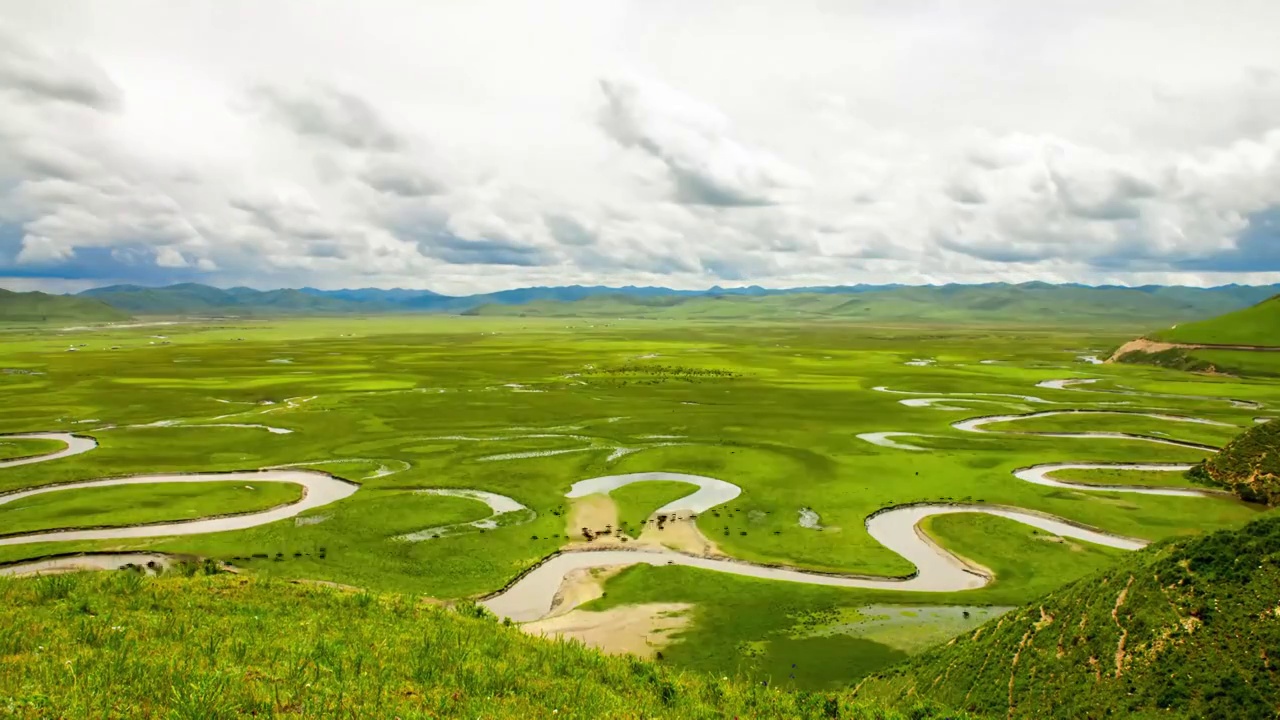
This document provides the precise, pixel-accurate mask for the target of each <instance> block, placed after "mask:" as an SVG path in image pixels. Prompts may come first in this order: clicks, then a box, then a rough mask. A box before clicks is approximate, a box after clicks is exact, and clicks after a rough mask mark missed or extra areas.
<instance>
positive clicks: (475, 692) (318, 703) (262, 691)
mask: <svg viewBox="0 0 1280 720" xmlns="http://www.w3.org/2000/svg"><path fill="white" fill-rule="evenodd" d="M0 604H2V605H3V607H5V608H6V612H5V613H4V615H3V616H2V618H0V715H3V716H6V717H9V716H12V717H20V718H48V717H61V718H147V717H164V718H192V719H195V718H199V719H200V720H208V719H211V718H228V717H248V716H253V717H279V716H284V717H386V718H390V717H399V718H425V717H432V718H438V717H468V718H476V717H483V718H544V717H548V718H549V717H557V718H587V717H593V718H599V717H609V718H615V717H619V718H642V717H663V718H704V717H705V718H720V717H734V716H738V717H752V718H805V717H845V718H862V717H875V718H886V719H890V718H895V717H907V716H909V717H936V716H940V715H938V714H935V713H934V712H932V711H930V710H928V709H926V708H922V707H917V708H915V709H914V710H913V711H911V713H910V715H905V714H904V715H898V714H896V713H894V712H884V711H882V710H880V709H879V708H876V707H873V706H863V705H858V704H854V703H851V702H850V701H848V700H847V699H844V698H840V697H835V696H827V695H817V694H809V693H789V692H784V691H781V690H776V689H773V688H769V687H765V686H762V685H760V684H757V683H750V684H747V683H743V682H738V681H731V680H728V679H722V678H718V677H710V676H703V675H698V674H693V673H683V672H678V671H675V670H670V669H668V668H663V667H660V666H658V665H654V664H650V663H647V662H643V661H640V660H636V659H632V658H628V657H611V656H606V655H602V654H599V653H597V652H595V651H593V650H588V649H586V648H584V647H582V646H581V645H577V644H567V643H558V642H549V641H546V640H542V639H538V638H533V637H530V636H527V635H525V634H524V633H522V632H520V631H519V630H518V629H516V628H514V627H504V626H502V625H499V624H498V623H496V622H494V621H493V620H492V619H487V618H484V617H483V613H482V612H480V611H477V610H476V609H475V608H474V606H464V607H463V608H460V609H459V610H458V611H452V610H447V609H444V608H441V607H436V606H432V605H427V604H424V603H421V602H417V601H414V600H411V599H408V598H405V597H404V596H399V595H391V596H377V595H371V594H365V593H351V592H344V591H340V590H335V589H331V588H327V587H318V586H312V585H294V584H286V583H280V582H270V581H263V580H252V579H249V578H245V577H237V576H233V575H225V574H220V575H213V576H204V575H193V576H191V577H180V576H176V575H175V576H169V577H161V578H146V577H143V576H142V575H140V574H138V573H134V572H115V573H86V574H80V575H59V576H50V577H44V578H37V579H30V580H7V581H4V582H0ZM948 717H954V715H948Z"/></svg>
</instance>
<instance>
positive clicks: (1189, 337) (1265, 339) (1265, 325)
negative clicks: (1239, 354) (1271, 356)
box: [1150, 295, 1280, 347]
mask: <svg viewBox="0 0 1280 720" xmlns="http://www.w3.org/2000/svg"><path fill="white" fill-rule="evenodd" d="M1150 337H1151V338H1152V339H1153V340H1158V341H1161V342H1167V343H1185V344H1198V345H1258V346H1267V347H1274V346H1280V295H1277V296H1275V297H1272V298H1271V299H1269V300H1264V301H1263V302H1260V303H1258V304H1257V305H1254V306H1252V307H1247V308H1245V309H1243V310H1236V311H1235V312H1230V313H1227V314H1225V315H1221V316H1219V317H1215V318H1211V319H1209V320H1202V321H1200V322H1192V323H1186V324H1180V325H1178V326H1176V327H1173V328H1170V329H1168V330H1162V331H1160V332H1157V333H1153V334H1152V335H1151V336H1150Z"/></svg>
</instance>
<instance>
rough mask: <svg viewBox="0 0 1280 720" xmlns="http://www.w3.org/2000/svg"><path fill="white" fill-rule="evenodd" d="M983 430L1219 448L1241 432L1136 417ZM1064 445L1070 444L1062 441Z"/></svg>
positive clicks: (1041, 421)
mask: <svg viewBox="0 0 1280 720" xmlns="http://www.w3.org/2000/svg"><path fill="white" fill-rule="evenodd" d="M983 429H984V430H988V431H993V430H994V431H1000V432H1123V433H1129V434H1134V435H1146V436H1149V437H1154V438H1161V439H1166V440H1183V441H1186V442H1194V443H1199V444H1201V445H1212V446H1219V447H1220V446H1222V445H1225V444H1226V443H1227V442H1228V441H1230V440H1231V438H1233V437H1235V436H1236V435H1239V434H1240V432H1241V431H1242V430H1243V428H1241V427H1238V426H1235V425H1231V426H1220V425H1205V424H1201V423H1189V422H1179V421H1176V420H1161V419H1158V418H1149V417H1142V416H1140V415H1133V416H1127V415H1054V416H1051V417H1041V418H1030V419H1027V420H1014V421H1010V422H1003V423H992V424H990V425H986V426H984V427H983ZM1065 442H1071V441H1070V440H1066V441H1065ZM1076 442H1084V441H1076ZM1104 442H1105V441H1104Z"/></svg>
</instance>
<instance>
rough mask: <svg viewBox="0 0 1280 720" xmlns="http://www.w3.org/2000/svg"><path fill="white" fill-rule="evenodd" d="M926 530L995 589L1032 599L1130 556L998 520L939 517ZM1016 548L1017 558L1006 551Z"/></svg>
mask: <svg viewBox="0 0 1280 720" xmlns="http://www.w3.org/2000/svg"><path fill="white" fill-rule="evenodd" d="M921 526H922V527H923V528H924V531H925V532H926V533H928V534H929V536H930V537H932V538H934V539H935V540H936V541H937V542H938V544H940V545H942V546H943V547H944V548H947V549H948V550H951V551H952V552H955V553H957V554H959V555H961V556H962V557H964V558H966V559H968V560H971V561H973V562H975V563H977V564H978V565H980V566H982V567H984V568H986V569H988V570H991V571H992V572H994V573H995V581H994V582H993V583H992V585H991V586H990V587H991V588H992V589H999V588H1000V587H1012V588H1017V589H1018V590H1019V591H1020V592H1023V593H1026V595H1028V596H1035V595H1040V594H1043V593H1046V592H1049V591H1051V590H1053V589H1054V588H1057V587H1059V586H1060V585H1062V584H1063V583H1065V582H1070V581H1072V580H1074V579H1076V578H1078V577H1080V576H1081V575H1085V574H1087V573H1090V572H1093V571H1096V570H1100V569H1102V568H1105V567H1107V566H1109V565H1112V564H1114V563H1115V562H1116V561H1117V560H1119V559H1120V558H1121V557H1123V556H1124V555H1126V554H1128V553H1127V552H1126V551H1124V550H1116V549H1115V548H1109V547H1105V546H1102V545H1094V544H1092V543H1087V542H1083V541H1081V540H1072V539H1070V538H1061V537H1058V536H1056V535H1053V534H1050V533H1047V532H1045V531H1043V530H1037V529H1036V528H1033V527H1028V526H1026V525H1023V524H1022V523H1020V522H1015V521H1013V520H1010V519H1008V518H1002V517H997V516H995V515H980V514H968V515H934V516H933V517H929V518H925V520H924V522H923V523H922V524H921ZM1014 547H1016V548H1018V550H1017V552H1016V553H1009V552H1007V551H1006V550H1007V549H1008V548H1014Z"/></svg>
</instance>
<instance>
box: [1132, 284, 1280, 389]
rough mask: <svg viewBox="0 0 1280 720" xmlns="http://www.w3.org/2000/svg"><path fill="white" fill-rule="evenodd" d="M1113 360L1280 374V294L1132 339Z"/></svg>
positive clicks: (1179, 367)
mask: <svg viewBox="0 0 1280 720" xmlns="http://www.w3.org/2000/svg"><path fill="white" fill-rule="evenodd" d="M1111 361H1112V362H1123V363H1129V364H1137V365H1155V366H1158V367H1165V368H1171V369H1174V370H1186V371H1190V372H1214V373H1229V374H1233V375H1280V295H1276V296H1273V297H1271V298H1269V299H1267V300H1264V301H1262V302H1260V303H1258V304H1256V305H1253V306H1250V307H1247V308H1244V309H1241V310H1236V311H1233V312H1229V313H1226V314H1224V315H1219V316H1218V317H1213V318H1209V319H1207V320H1201V321H1198V322H1190V323H1180V324H1177V325H1174V326H1173V327H1171V328H1169V329H1167V330H1161V331H1159V332H1154V333H1150V334H1148V335H1147V336H1146V337H1141V338H1138V339H1136V340H1132V341H1130V342H1127V343H1125V344H1124V345H1122V346H1120V348H1119V349H1117V350H1116V351H1115V353H1113V354H1112V356H1111Z"/></svg>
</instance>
